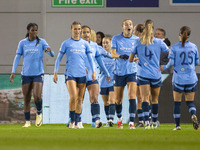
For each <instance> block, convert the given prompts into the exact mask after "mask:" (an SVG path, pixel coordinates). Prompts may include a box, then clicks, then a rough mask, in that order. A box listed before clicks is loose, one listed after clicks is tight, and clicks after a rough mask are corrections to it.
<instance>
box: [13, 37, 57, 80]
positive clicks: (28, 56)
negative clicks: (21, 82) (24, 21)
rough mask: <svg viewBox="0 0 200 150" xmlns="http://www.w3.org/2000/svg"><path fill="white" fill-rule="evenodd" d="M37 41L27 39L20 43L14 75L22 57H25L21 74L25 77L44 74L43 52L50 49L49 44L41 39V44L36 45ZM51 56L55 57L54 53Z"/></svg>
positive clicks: (14, 65) (14, 64)
mask: <svg viewBox="0 0 200 150" xmlns="http://www.w3.org/2000/svg"><path fill="white" fill-rule="evenodd" d="M36 43H37V39H35V40H34V41H29V39H28V38H25V39H23V40H21V41H20V42H19V45H18V48H17V53H16V57H15V60H14V63H13V69H12V73H15V70H16V68H17V65H18V63H19V61H20V58H21V56H23V67H22V72H21V74H22V75H23V76H37V75H41V74H44V66H43V51H44V50H45V49H46V48H48V47H49V48H50V46H49V45H48V44H47V42H46V41H45V40H44V39H42V38H39V43H38V44H37V45H36ZM48 54H49V55H50V56H52V57H53V56H54V52H53V51H52V52H51V54H50V53H49V52H48Z"/></svg>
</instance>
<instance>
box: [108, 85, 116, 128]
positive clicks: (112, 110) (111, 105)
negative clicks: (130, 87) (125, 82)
mask: <svg viewBox="0 0 200 150" xmlns="http://www.w3.org/2000/svg"><path fill="white" fill-rule="evenodd" d="M114 116H115V95H114V87H113V86H112V87H109V121H108V124H109V126H110V127H112V126H113V124H114V123H113V120H114Z"/></svg>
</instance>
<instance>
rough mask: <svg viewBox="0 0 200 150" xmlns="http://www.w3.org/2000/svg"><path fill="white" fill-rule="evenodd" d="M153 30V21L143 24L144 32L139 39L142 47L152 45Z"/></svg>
mask: <svg viewBox="0 0 200 150" xmlns="http://www.w3.org/2000/svg"><path fill="white" fill-rule="evenodd" d="M153 29H154V25H153V21H152V20H146V21H145V23H144V30H143V32H142V35H141V37H140V42H141V43H142V44H143V45H149V44H152V43H153Z"/></svg>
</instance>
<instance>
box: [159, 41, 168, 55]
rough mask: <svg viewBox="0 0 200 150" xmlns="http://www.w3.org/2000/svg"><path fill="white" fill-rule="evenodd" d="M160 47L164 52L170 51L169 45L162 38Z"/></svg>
mask: <svg viewBox="0 0 200 150" xmlns="http://www.w3.org/2000/svg"><path fill="white" fill-rule="evenodd" d="M160 48H161V50H162V51H163V52H164V53H167V52H168V51H169V47H168V46H167V45H166V44H165V42H163V41H162V40H160Z"/></svg>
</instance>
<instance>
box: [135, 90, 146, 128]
mask: <svg viewBox="0 0 200 150" xmlns="http://www.w3.org/2000/svg"><path fill="white" fill-rule="evenodd" d="M136 97H137V114H138V120H139V123H138V124H137V125H136V127H144V113H143V111H142V98H141V95H140V89H139V86H137V91H136Z"/></svg>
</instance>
